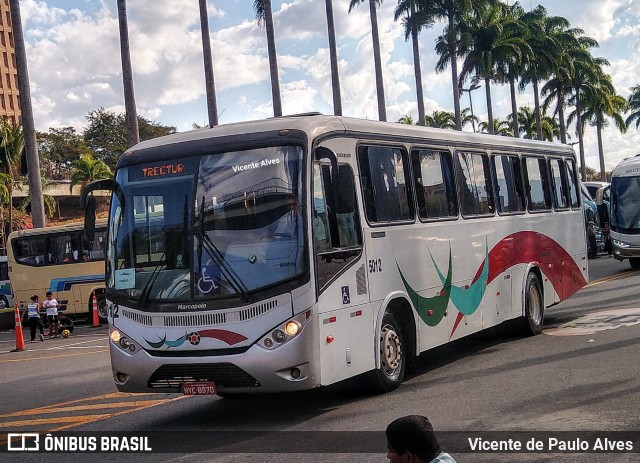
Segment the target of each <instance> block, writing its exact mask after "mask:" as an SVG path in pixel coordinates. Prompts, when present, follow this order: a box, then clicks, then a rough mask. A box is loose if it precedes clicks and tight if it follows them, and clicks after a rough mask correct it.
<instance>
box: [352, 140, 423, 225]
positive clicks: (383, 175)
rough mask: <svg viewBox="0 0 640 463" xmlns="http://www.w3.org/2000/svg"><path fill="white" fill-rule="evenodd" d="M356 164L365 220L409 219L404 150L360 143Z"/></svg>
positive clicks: (407, 175) (410, 206)
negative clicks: (361, 144) (357, 164)
mask: <svg viewBox="0 0 640 463" xmlns="http://www.w3.org/2000/svg"><path fill="white" fill-rule="evenodd" d="M358 163H359V166H360V175H361V180H362V195H363V198H364V202H365V211H366V215H367V219H368V220H369V222H372V223H373V222H396V221H409V220H413V217H414V212H413V203H412V195H411V192H410V191H409V188H410V185H411V182H410V179H409V161H408V159H407V153H406V152H405V151H404V150H401V149H399V148H392V147H388V146H361V147H360V148H358Z"/></svg>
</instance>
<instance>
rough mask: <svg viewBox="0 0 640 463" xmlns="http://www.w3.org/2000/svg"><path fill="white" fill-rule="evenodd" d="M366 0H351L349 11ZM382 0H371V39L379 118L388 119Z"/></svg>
mask: <svg viewBox="0 0 640 463" xmlns="http://www.w3.org/2000/svg"><path fill="white" fill-rule="evenodd" d="M364 1H365V0H349V13H351V10H353V9H354V8H355V7H356V6H358V5H359V4H360V3H363V2H364ZM381 3H382V0H369V15H370V16H371V39H372V40H373V64H374V66H375V75H376V93H377V95H378V119H379V120H381V121H386V120H387V108H386V103H385V99H384V82H383V79H382V60H381V59H380V37H379V34H378V14H377V13H376V7H377V6H378V5H380V4H381Z"/></svg>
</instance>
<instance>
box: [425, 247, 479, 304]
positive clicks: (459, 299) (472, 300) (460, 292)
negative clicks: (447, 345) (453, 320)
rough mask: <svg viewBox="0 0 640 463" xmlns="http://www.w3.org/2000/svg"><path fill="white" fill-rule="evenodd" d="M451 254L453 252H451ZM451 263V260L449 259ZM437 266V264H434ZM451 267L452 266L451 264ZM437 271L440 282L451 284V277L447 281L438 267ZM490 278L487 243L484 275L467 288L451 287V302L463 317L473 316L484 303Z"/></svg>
mask: <svg viewBox="0 0 640 463" xmlns="http://www.w3.org/2000/svg"><path fill="white" fill-rule="evenodd" d="M449 252H451V250H449ZM449 262H451V259H449ZM433 264H434V265H436V263H435V262H434V263H433ZM449 267H451V264H449ZM436 271H437V272H438V276H439V277H440V281H441V282H442V283H443V284H445V283H446V282H447V281H448V282H449V284H451V278H450V276H447V279H445V278H444V276H443V275H442V272H440V269H439V268H438V266H437V265H436ZM449 272H451V268H449ZM488 278H489V245H488V244H487V243H485V257H484V262H483V265H482V273H480V275H479V276H478V278H477V279H476V281H474V282H473V283H471V285H469V287H467V288H460V287H458V286H452V287H451V301H452V302H453V305H455V306H456V308H457V309H458V311H459V312H460V313H462V314H463V315H471V314H472V313H474V312H475V311H476V310H478V307H480V303H481V302H482V298H483V297H484V293H485V291H486V289H487V281H488Z"/></svg>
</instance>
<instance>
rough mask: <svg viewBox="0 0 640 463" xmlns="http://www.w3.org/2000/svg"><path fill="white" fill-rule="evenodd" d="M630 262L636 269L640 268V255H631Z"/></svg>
mask: <svg viewBox="0 0 640 463" xmlns="http://www.w3.org/2000/svg"><path fill="white" fill-rule="evenodd" d="M629 264H630V265H631V268H632V269H634V270H640V257H631V258H630V259H629Z"/></svg>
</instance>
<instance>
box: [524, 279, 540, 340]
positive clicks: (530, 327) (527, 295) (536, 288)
mask: <svg viewBox="0 0 640 463" xmlns="http://www.w3.org/2000/svg"><path fill="white" fill-rule="evenodd" d="M543 324H544V298H543V295H542V286H541V285H540V280H539V279H538V276H537V275H536V274H535V273H533V272H531V273H529V275H527V282H526V284H525V289H524V319H523V320H522V325H521V326H522V332H523V334H524V335H526V336H535V335H537V334H540V333H542V325H543Z"/></svg>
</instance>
